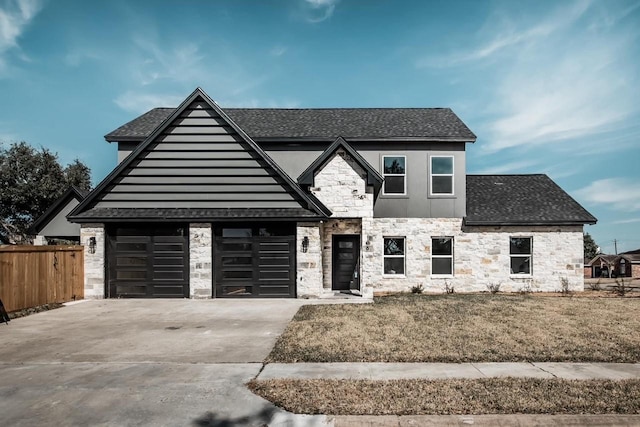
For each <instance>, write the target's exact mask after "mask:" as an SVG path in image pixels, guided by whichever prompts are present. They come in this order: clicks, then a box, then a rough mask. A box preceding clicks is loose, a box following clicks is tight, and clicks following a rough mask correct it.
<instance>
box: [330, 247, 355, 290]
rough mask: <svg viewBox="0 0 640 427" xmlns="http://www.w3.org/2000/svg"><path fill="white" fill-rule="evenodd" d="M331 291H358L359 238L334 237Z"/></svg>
mask: <svg viewBox="0 0 640 427" xmlns="http://www.w3.org/2000/svg"><path fill="white" fill-rule="evenodd" d="M332 252H333V255H332V265H333V267H332V270H333V274H332V281H331V289H333V290H335V291H348V290H350V289H358V290H359V289H360V273H359V271H358V270H359V269H360V262H359V260H360V236H359V235H334V236H333V246H332Z"/></svg>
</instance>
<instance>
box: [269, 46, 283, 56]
mask: <svg viewBox="0 0 640 427" xmlns="http://www.w3.org/2000/svg"><path fill="white" fill-rule="evenodd" d="M285 53H287V48H286V46H282V45H278V46H274V47H273V48H272V49H271V50H270V51H269V54H270V55H271V56H275V57H279V56H282V55H284V54H285Z"/></svg>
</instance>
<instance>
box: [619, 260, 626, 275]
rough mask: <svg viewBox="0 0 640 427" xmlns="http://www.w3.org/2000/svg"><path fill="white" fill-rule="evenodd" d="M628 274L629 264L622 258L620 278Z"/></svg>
mask: <svg viewBox="0 0 640 427" xmlns="http://www.w3.org/2000/svg"><path fill="white" fill-rule="evenodd" d="M626 274H627V263H626V261H625V260H624V258H622V259H621V260H620V271H619V272H618V276H622V277H624V276H625V275H626Z"/></svg>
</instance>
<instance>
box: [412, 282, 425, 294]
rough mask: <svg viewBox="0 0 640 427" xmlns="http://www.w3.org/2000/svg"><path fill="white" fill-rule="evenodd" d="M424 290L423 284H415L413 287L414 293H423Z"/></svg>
mask: <svg viewBox="0 0 640 427" xmlns="http://www.w3.org/2000/svg"><path fill="white" fill-rule="evenodd" d="M422 291H424V288H423V287H422V284H420V285H415V286H412V287H411V293H412V294H421V293H422Z"/></svg>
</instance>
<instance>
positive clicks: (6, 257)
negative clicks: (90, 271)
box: [0, 246, 84, 312]
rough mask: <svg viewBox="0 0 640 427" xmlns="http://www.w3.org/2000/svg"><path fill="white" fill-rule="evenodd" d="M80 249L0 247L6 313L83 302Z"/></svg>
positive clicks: (0, 279) (0, 286)
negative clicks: (57, 303) (68, 302)
mask: <svg viewBox="0 0 640 427" xmlns="http://www.w3.org/2000/svg"><path fill="white" fill-rule="evenodd" d="M83 249H84V247H83V246H0V299H2V302H3V303H4V306H5V308H6V309H7V311H9V312H11V311H16V310H22V309H23V308H29V307H35V306H38V305H42V304H47V303H52V302H66V301H72V300H74V299H82V298H84V258H83Z"/></svg>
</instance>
